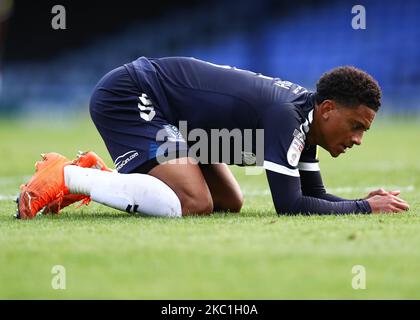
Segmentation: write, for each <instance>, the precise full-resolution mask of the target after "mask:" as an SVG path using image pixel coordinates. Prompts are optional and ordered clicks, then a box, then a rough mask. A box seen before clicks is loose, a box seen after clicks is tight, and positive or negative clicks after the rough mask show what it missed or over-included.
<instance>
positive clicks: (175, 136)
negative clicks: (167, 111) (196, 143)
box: [163, 124, 185, 142]
mask: <svg viewBox="0 0 420 320" xmlns="http://www.w3.org/2000/svg"><path fill="white" fill-rule="evenodd" d="M163 127H164V128H165V130H166V133H167V134H168V141H170V142H185V139H184V137H183V136H182V134H181V132H179V130H178V128H177V127H176V126H173V125H171V124H167V125H165V126H163Z"/></svg>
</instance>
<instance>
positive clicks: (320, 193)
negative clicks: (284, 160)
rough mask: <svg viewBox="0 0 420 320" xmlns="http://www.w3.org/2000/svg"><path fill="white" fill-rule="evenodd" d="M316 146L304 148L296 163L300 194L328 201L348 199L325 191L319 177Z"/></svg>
mask: <svg viewBox="0 0 420 320" xmlns="http://www.w3.org/2000/svg"><path fill="white" fill-rule="evenodd" d="M317 153H318V147H317V146H309V147H307V148H305V150H304V151H303V152H302V155H301V157H300V161H299V164H298V169H299V175H300V182H301V185H302V194H303V195H304V196H309V197H314V198H319V199H324V200H328V201H333V202H336V201H350V199H344V198H341V197H338V196H335V195H333V194H330V193H327V191H326V190H325V187H324V183H323V181H322V177H321V171H320V168H319V161H318V154H317Z"/></svg>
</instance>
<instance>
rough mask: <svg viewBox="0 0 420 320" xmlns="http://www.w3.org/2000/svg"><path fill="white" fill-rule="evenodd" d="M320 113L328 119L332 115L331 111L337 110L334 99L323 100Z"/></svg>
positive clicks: (323, 117)
mask: <svg viewBox="0 0 420 320" xmlns="http://www.w3.org/2000/svg"><path fill="white" fill-rule="evenodd" d="M318 108H319V113H320V115H321V118H322V119H324V120H328V119H329V118H330V116H331V112H332V111H334V110H336V105H335V103H334V101H333V100H329V99H327V100H324V101H322V102H321V103H320V104H319V106H318Z"/></svg>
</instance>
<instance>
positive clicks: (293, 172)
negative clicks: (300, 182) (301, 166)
mask: <svg viewBox="0 0 420 320" xmlns="http://www.w3.org/2000/svg"><path fill="white" fill-rule="evenodd" d="M263 167H264V169H267V170H270V171H274V172H277V173H281V174H285V175H288V176H292V177H300V175H299V170H298V169H289V168H287V167H284V166H281V165H279V164H277V163H274V162H271V161H264V164H263Z"/></svg>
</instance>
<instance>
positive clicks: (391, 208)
mask: <svg viewBox="0 0 420 320" xmlns="http://www.w3.org/2000/svg"><path fill="white" fill-rule="evenodd" d="M394 193H395V191H394ZM398 194H399V192H398ZM367 201H368V202H369V205H370V207H371V209H372V213H380V212H385V213H390V212H402V211H407V210H408V209H409V208H410V206H409V205H408V203H407V202H405V201H404V200H403V199H401V198H398V197H397V196H396V195H394V194H392V192H388V193H386V194H382V195H380V194H377V195H374V196H371V197H370V198H368V199H367Z"/></svg>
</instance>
